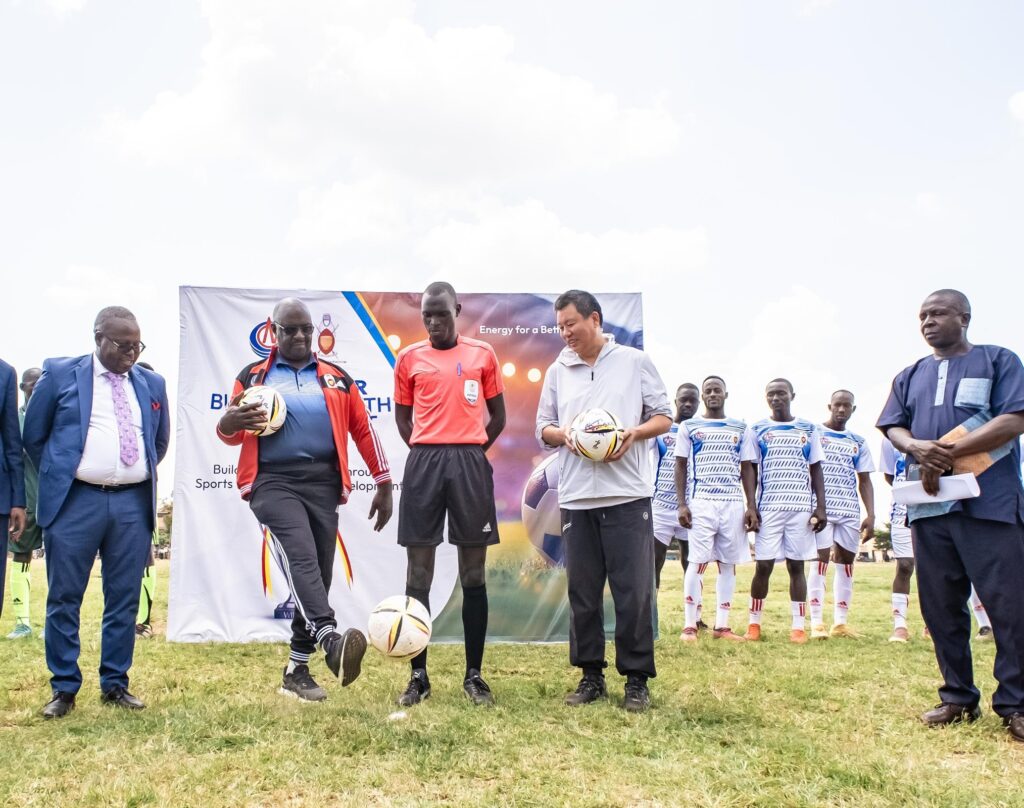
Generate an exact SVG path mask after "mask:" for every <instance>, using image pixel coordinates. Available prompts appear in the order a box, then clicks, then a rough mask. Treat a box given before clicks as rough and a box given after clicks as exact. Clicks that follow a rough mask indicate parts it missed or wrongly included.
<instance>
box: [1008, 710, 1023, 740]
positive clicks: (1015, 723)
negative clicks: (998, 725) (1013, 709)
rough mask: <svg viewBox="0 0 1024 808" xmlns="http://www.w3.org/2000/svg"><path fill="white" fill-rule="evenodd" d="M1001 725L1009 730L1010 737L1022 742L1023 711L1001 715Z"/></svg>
mask: <svg viewBox="0 0 1024 808" xmlns="http://www.w3.org/2000/svg"><path fill="white" fill-rule="evenodd" d="M1003 726H1004V727H1006V728H1007V729H1008V730H1009V731H1010V737H1011V738H1013V740H1015V741H1021V742H1022V743H1024V713H1014V714H1013V715H1007V716H1003Z"/></svg>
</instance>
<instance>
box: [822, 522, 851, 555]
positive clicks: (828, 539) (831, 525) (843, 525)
mask: <svg viewBox="0 0 1024 808" xmlns="http://www.w3.org/2000/svg"><path fill="white" fill-rule="evenodd" d="M814 535H815V540H816V541H817V543H818V549H819V550H830V549H831V548H832V545H833V543H834V544H838V545H839V546H840V547H842V548H843V549H844V550H849V551H850V552H851V553H856V552H858V551H859V550H860V521H859V520H858V519H854V518H853V517H851V516H837V517H835V518H834V519H833V517H831V516H830V517H829V518H828V522H827V523H826V525H825V528H824V530H822V531H821V533H815V534H814Z"/></svg>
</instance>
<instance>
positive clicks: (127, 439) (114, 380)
mask: <svg viewBox="0 0 1024 808" xmlns="http://www.w3.org/2000/svg"><path fill="white" fill-rule="evenodd" d="M103 375H104V376H106V377H107V378H108V379H109V380H110V389H111V391H112V392H113V394H114V415H116V416H117V435H118V442H119V443H120V444H121V462H122V463H124V464H125V465H126V466H134V465H135V462H136V461H137V460H138V459H139V442H138V441H137V440H136V439H135V426H134V425H133V424H132V408H131V405H130V404H129V403H128V394H127V393H125V391H124V376H122V375H120V374H119V373H110V372H109V371H108V372H106V373H104V374H103Z"/></svg>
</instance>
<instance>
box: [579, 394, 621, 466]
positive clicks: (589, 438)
mask: <svg viewBox="0 0 1024 808" xmlns="http://www.w3.org/2000/svg"><path fill="white" fill-rule="evenodd" d="M569 435H570V437H571V439H572V443H573V446H575V447H576V451H577V452H579V453H580V454H581V455H583V457H585V458H587V459H588V460H593V461H594V462H595V463H600V462H602V461H603V460H607V459H608V458H609V457H611V456H612V455H613V454H615V450H616V449H618V448H619V444H620V443H621V441H622V424H621V423H619V419H618V418H616V417H615V416H614V415H613V414H612V413H610V412H608V410H605V409H601V408H600V407H595V408H594V409H590V410H584V411H583V412H581V413H580V414H579V415H577V416H576V417H575V418H573V419H572V425H571V426H570V427H569Z"/></svg>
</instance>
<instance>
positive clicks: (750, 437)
mask: <svg viewBox="0 0 1024 808" xmlns="http://www.w3.org/2000/svg"><path fill="white" fill-rule="evenodd" d="M728 397H729V393H728V392H727V390H726V386H725V382H724V381H723V380H722V378H721V377H719V376H708V377H707V378H706V379H705V380H704V381H703V382H702V383H701V398H702V400H703V401H704V415H703V416H701V417H699V418H689V419H687V420H685V421H683V423H682V424H680V425H679V434H678V437H677V438H676V445H675V467H676V495H677V497H678V500H679V509H678V510H679V516H678V518H679V524H680V525H682V526H683V527H685V528H688V529H689V538H690V566H689V568H688V569H687V570H686V577H685V579H684V583H683V594H684V596H685V600H684V612H685V619H686V625H685V628H684V629H683V633H682V636H681V639H682V640H683V641H684V642H694V641H696V639H697V620H698V605H699V604H700V602H701V600H702V591H703V588H704V570H705V569H707V566H708V564H710V563H711V562H712V561H717V562H718V582H717V584H716V587H715V590H716V591H715V595H716V599H717V607H718V608H717V610H716V613H715V628H714V631H713V632H712V634H711V636H712V637H713V638H714V639H716V640H720V639H727V640H737V641H742V640H743V638H742V637H741V636H740V635H738V634H734V633H733V631H732V629H731V628H730V627H729V612H730V609H731V607H732V596H733V593H734V592H735V591H736V565H737V564H739V563H742V562H744V561H749V560H750V548H749V547H748V546H747V531H748V530H756V529H757V526H758V517H757V505H756V502H755V500H756V492H757V469H756V463H757V461H758V459H759V454H758V450H757V442H756V440H755V438H754V433H753V431H752V430H751V429H750V427H748V426H747V424H746V422H745V421H741V420H739V419H736V418H728V417H726V415H725V400H726V399H727V398H728ZM744 499H745V500H746V508H745V509H744Z"/></svg>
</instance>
